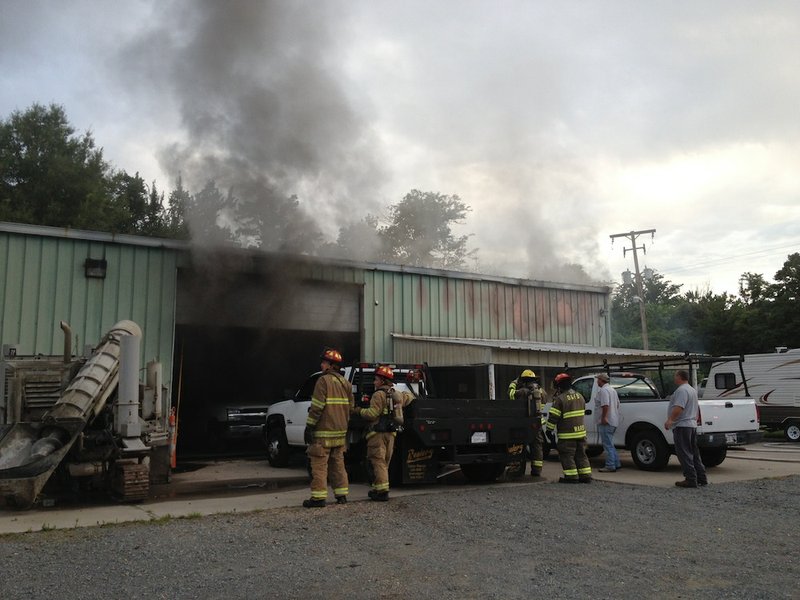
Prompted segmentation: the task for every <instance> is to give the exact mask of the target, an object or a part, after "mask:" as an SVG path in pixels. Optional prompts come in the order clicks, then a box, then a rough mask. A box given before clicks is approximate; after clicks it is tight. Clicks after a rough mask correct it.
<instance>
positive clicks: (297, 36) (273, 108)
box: [123, 0, 383, 249]
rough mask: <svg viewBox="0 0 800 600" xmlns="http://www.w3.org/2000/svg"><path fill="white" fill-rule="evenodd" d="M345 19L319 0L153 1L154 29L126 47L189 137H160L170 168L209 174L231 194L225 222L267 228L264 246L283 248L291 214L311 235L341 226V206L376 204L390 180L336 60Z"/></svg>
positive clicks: (196, 176)
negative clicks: (385, 179)
mask: <svg viewBox="0 0 800 600" xmlns="http://www.w3.org/2000/svg"><path fill="white" fill-rule="evenodd" d="M345 17H346V16H345V15H341V14H338V13H336V12H334V10H333V7H331V6H329V5H327V4H325V3H318V2H303V1H300V2H273V1H259V2H217V1H214V0H202V1H198V2H174V3H157V4H155V5H154V8H153V15H152V23H154V25H153V27H152V28H151V29H150V30H149V31H148V32H147V33H146V34H145V35H143V36H141V37H139V38H138V39H137V41H136V43H135V44H134V45H133V46H130V47H128V48H126V49H125V51H124V53H123V57H124V60H123V66H124V67H126V68H127V67H131V66H132V67H134V69H133V72H134V73H136V74H140V75H142V76H143V77H142V79H141V80H140V82H141V84H142V85H146V86H158V87H161V88H162V89H163V90H165V91H166V92H167V93H168V96H167V101H166V105H167V107H168V106H175V107H177V110H178V111H179V113H180V119H181V122H182V124H183V129H184V131H185V139H183V140H180V141H170V142H168V141H167V140H165V145H164V147H162V148H161V149H160V157H161V162H162V166H163V167H164V169H165V170H166V171H167V172H168V173H170V174H171V175H173V176H177V175H178V174H179V173H180V174H181V176H182V177H183V181H184V184H185V185H186V187H188V188H189V189H190V190H191V191H193V192H196V191H198V190H200V189H202V188H203V187H204V186H205V185H206V184H207V183H208V181H209V180H214V182H215V183H216V185H217V187H218V188H219V189H220V190H222V191H223V193H229V192H232V196H233V197H234V198H235V199H236V202H235V206H236V213H237V214H235V215H234V214H233V213H230V212H229V213H228V214H222V215H221V216H220V222H222V223H225V224H226V225H227V226H228V227H230V228H232V229H238V228H239V227H241V226H242V224H243V222H244V224H245V225H246V226H250V227H252V226H253V224H254V223H255V224H256V226H258V225H259V224H260V225H265V226H266V229H267V230H268V231H267V232H264V235H262V236H261V237H262V239H261V240H260V241H261V243H262V246H263V247H264V248H266V249H275V248H280V247H284V248H285V247H286V244H285V243H284V242H285V241H286V240H280V239H277V240H276V239H274V238H273V236H272V235H271V233H270V231H275V230H276V227H275V226H276V224H278V225H279V226H278V227H277V230H278V231H279V232H280V231H281V230H282V228H281V227H280V225H282V224H283V221H285V220H288V221H290V222H291V223H290V224H291V225H292V235H294V236H297V235H301V236H303V235H304V236H307V237H308V238H309V243H311V242H312V239H311V238H315V237H317V236H318V228H317V227H315V226H314V225H315V224H317V226H318V227H321V228H322V229H323V230H324V231H326V232H328V233H330V232H331V231H333V232H334V233H335V230H336V229H335V227H332V224H333V223H336V224H337V225H338V224H340V222H341V221H344V220H345V219H342V217H341V216H339V213H341V212H343V211H345V210H350V211H351V210H352V207H353V206H358V207H370V208H373V206H372V204H371V203H372V201H373V199H374V198H375V193H374V190H376V189H377V188H378V187H379V186H380V184H381V183H382V181H383V173H382V171H381V169H380V168H379V167H378V163H377V156H376V154H377V153H376V148H375V147H374V144H373V141H372V138H371V132H370V129H369V127H368V126H367V123H366V120H365V119H363V118H362V117H361V116H360V115H359V114H358V112H357V111H356V110H355V109H354V108H353V103H352V100H351V98H348V95H347V93H346V90H348V83H347V81H345V80H344V79H343V77H344V76H343V75H342V71H341V70H340V69H339V68H338V65H339V61H340V60H341V58H342V57H341V56H339V54H338V52H337V46H336V44H335V43H334V37H333V35H332V33H333V30H334V29H336V28H339V29H341V28H345V27H346V18H345ZM165 108H166V107H165ZM167 142H168V143H167ZM293 195H296V196H297V198H298V200H299V208H297V209H295V208H294V207H293V206H292V203H291V202H289V201H288V199H289V198H290V197H291V196H293ZM193 217H194V214H191V215H190V217H189V218H190V220H191V219H192V218H193ZM348 217H349V218H350V219H352V215H348ZM201 225H203V226H202V227H195V229H200V230H202V229H207V224H201ZM256 228H258V227H256Z"/></svg>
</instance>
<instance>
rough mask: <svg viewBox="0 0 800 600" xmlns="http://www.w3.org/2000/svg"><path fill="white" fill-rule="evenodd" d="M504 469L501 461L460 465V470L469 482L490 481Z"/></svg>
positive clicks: (495, 478)
mask: <svg viewBox="0 0 800 600" xmlns="http://www.w3.org/2000/svg"><path fill="white" fill-rule="evenodd" d="M505 470H506V466H505V465H504V464H503V463H488V464H471V465H461V472H462V473H463V474H464V477H466V479H467V481H469V482H470V483H491V482H493V481H496V480H497V478H498V477H500V475H502V474H503V472H504V471H505Z"/></svg>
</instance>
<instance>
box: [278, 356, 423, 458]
mask: <svg viewBox="0 0 800 600" xmlns="http://www.w3.org/2000/svg"><path fill="white" fill-rule="evenodd" d="M409 370H410V369H408V368H399V369H396V370H395V376H396V377H397V379H398V381H397V382H396V383H395V384H394V388H395V389H396V390H397V391H399V392H405V391H411V392H413V394H414V395H415V396H416V395H418V393H419V388H418V386H419V384H418V383H413V384H410V383H407V382H406V381H402V380H401V377H399V376H400V375H405V374H406V373H408V371H409ZM374 372H375V369H374V368H373V367H371V366H370V367H363V366H362V367H359V368H357V369H354V368H353V367H345V368H344V370H343V373H342V374H343V375H344V377H345V379H347V380H348V381H350V383H351V384H352V386H353V395H354V396H356V398H355V401H356V405H357V406H361V407H364V406H369V399H370V396H371V395H372V392H373V391H374V387H373V382H372V380H373V377H374ZM320 375H322V372H321V371H318V372H316V373H314V374H313V375H311V376H309V377H308V379H306V380H305V381H304V382H303V385H301V386H300V388H299V389H298V390H297V393H295V395H294V396H293V397H292V398H291V399H290V400H284V401H282V402H276V403H275V404H272V405H270V406H269V408H268V409H267V415H266V430H265V437H266V442H267V460H268V461H269V464H270V465H271V466H273V467H285V466H287V465H288V464H289V457H290V455H291V452H293V451H299V450H305V449H306V443H305V440H304V439H303V432H304V431H305V428H306V418H307V417H308V410H309V408H311V394H312V393H313V392H314V386H315V385H316V383H317V379H319V377H320ZM409 386H414V388H413V389H411V388H410V387H409ZM359 390H360V392H359ZM359 393H360V394H361V396H360V397H359V396H358V394H359ZM351 434H352V435H353V436H354V439H348V443H349V444H351V445H352V444H354V443H356V442H357V441H358V440H357V439H355V436H360V434H361V432H360V431H358V430H355V431H348V435H351Z"/></svg>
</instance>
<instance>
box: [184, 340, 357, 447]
mask: <svg viewBox="0 0 800 600" xmlns="http://www.w3.org/2000/svg"><path fill="white" fill-rule="evenodd" d="M325 346H335V347H337V348H341V349H342V352H343V353H344V356H345V357H346V359H347V360H348V361H349V360H350V359H352V360H355V359H357V357H358V353H359V335H358V334H356V333H346V332H333V333H328V332H320V331H296V330H269V331H261V330H258V329H252V328H245V327H225V328H222V327H216V328H214V327H197V326H187V325H184V326H179V327H178V328H177V330H176V344H175V373H174V377H173V381H174V382H176V385H175V386H174V391H175V400H174V403H176V404H177V402H178V398H177V394H178V389H179V388H180V394H181V398H180V415H179V419H180V425H179V436H178V455H179V457H180V456H181V455H182V454H183V455H185V454H187V453H189V454H211V453H218V452H237V451H241V452H248V451H249V452H257V451H260V450H262V449H263V440H262V438H261V436H259V435H256V433H255V432H253V431H247V433H244V434H243V433H241V432H239V433H235V432H231V431H230V429H229V427H228V426H229V425H230V424H231V423H230V422H229V418H230V415H229V411H230V410H241V411H242V412H244V411H245V410H246V409H250V412H248V414H250V415H256V414H258V412H257V411H258V410H259V409H264V408H265V407H266V406H267V405H269V404H272V403H273V402H278V401H280V400H283V399H285V398H287V397H289V396H291V395H292V394H293V393H294V391H295V390H296V389H297V387H299V386H300V384H301V383H302V382H303V381H304V380H305V379H306V377H308V376H309V375H310V374H311V373H313V372H315V371H318V370H319V363H320V361H319V355H320V352H321V350H322V348H323V347H325ZM253 420H254V417H253ZM251 422H253V421H252V420H249V421H248V423H251ZM242 429H245V428H244V427H242Z"/></svg>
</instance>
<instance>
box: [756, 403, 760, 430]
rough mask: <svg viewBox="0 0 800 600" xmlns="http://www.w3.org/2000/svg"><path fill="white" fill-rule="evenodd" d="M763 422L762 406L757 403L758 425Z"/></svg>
mask: <svg viewBox="0 0 800 600" xmlns="http://www.w3.org/2000/svg"><path fill="white" fill-rule="evenodd" d="M759 424H761V407H760V406H759V405H758V404H756V425H759Z"/></svg>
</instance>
